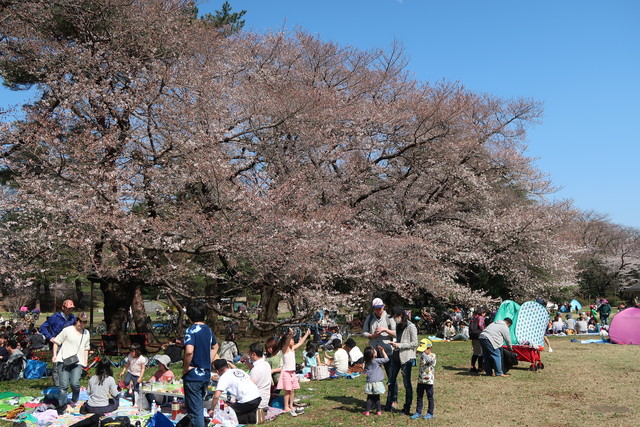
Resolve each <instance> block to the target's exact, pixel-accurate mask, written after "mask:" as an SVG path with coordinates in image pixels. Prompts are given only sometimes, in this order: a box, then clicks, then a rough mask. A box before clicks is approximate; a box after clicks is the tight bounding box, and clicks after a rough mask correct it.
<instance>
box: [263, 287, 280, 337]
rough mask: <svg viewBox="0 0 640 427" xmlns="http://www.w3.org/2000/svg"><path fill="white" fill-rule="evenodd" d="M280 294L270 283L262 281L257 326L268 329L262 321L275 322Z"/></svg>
mask: <svg viewBox="0 0 640 427" xmlns="http://www.w3.org/2000/svg"><path fill="white" fill-rule="evenodd" d="M281 300H282V296H281V295H280V293H279V292H278V290H277V288H276V287H275V286H273V285H271V284H268V283H264V284H263V285H262V290H261V291H260V306H259V312H258V325H257V326H258V328H259V329H269V327H268V325H265V324H264V323H263V322H267V323H275V322H276V320H277V318H278V305H279V304H280V301H281Z"/></svg>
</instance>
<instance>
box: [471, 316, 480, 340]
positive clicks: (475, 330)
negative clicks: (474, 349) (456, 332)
mask: <svg viewBox="0 0 640 427" xmlns="http://www.w3.org/2000/svg"><path fill="white" fill-rule="evenodd" d="M481 333H482V329H481V328H480V318H479V317H478V316H474V317H473V319H471V321H470V322H469V338H471V339H472V340H477V339H478V338H480V334H481Z"/></svg>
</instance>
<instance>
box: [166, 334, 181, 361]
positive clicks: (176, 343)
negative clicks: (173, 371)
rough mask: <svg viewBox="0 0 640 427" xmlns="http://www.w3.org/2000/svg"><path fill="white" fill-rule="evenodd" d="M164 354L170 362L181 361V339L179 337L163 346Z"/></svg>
mask: <svg viewBox="0 0 640 427" xmlns="http://www.w3.org/2000/svg"><path fill="white" fill-rule="evenodd" d="M164 354H166V355H167V356H169V359H171V363H178V362H182V341H181V340H180V339H179V338H176V339H174V340H173V342H172V343H169V344H167V345H166V346H165V347H164Z"/></svg>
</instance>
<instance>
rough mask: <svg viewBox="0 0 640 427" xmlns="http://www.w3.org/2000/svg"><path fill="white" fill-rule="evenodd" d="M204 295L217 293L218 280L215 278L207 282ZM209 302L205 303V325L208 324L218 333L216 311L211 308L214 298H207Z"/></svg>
mask: <svg viewBox="0 0 640 427" xmlns="http://www.w3.org/2000/svg"><path fill="white" fill-rule="evenodd" d="M204 292H205V295H206V296H208V297H211V296H214V295H216V294H217V293H218V281H217V280H213V281H212V282H211V283H209V284H208V285H207V286H206V287H205V290H204ZM208 301H209V303H208V304H207V325H209V327H210V328H211V330H212V331H213V332H214V333H215V334H218V332H219V331H218V329H217V328H218V313H216V312H215V310H214V309H213V304H214V302H213V301H215V300H208Z"/></svg>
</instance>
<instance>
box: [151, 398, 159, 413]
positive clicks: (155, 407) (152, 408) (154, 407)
mask: <svg viewBox="0 0 640 427" xmlns="http://www.w3.org/2000/svg"><path fill="white" fill-rule="evenodd" d="M157 409H158V406H157V405H156V400H155V399H153V400H152V401H151V415H155V413H156V411H157Z"/></svg>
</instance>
